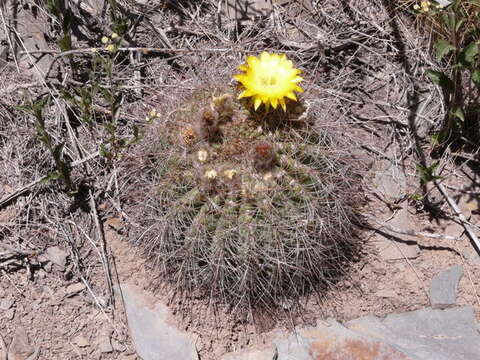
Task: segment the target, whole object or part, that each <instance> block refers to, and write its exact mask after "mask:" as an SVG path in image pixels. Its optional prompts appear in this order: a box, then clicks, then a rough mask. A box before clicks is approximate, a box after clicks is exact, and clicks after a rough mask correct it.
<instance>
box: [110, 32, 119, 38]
mask: <svg viewBox="0 0 480 360" xmlns="http://www.w3.org/2000/svg"><path fill="white" fill-rule="evenodd" d="M110 37H111V38H112V39H116V38H118V34H117V33H115V32H114V33H112V35H110Z"/></svg>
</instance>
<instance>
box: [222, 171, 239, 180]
mask: <svg viewBox="0 0 480 360" xmlns="http://www.w3.org/2000/svg"><path fill="white" fill-rule="evenodd" d="M236 173H237V170H235V169H230V170H225V171H224V172H223V176H225V177H226V178H227V179H230V180H232V179H233V177H234V176H235V174H236Z"/></svg>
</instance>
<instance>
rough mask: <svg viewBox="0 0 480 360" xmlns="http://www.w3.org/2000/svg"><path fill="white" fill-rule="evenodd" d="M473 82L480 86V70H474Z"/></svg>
mask: <svg viewBox="0 0 480 360" xmlns="http://www.w3.org/2000/svg"><path fill="white" fill-rule="evenodd" d="M472 81H473V82H474V83H475V85H477V86H480V69H475V70H473V72H472Z"/></svg>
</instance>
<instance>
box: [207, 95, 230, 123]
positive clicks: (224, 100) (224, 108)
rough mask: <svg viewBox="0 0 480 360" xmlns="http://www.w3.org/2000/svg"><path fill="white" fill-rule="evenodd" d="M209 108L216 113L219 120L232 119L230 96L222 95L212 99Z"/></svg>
mask: <svg viewBox="0 0 480 360" xmlns="http://www.w3.org/2000/svg"><path fill="white" fill-rule="evenodd" d="M210 107H211V108H212V109H213V110H216V111H217V113H218V115H219V117H220V118H222V119H225V118H230V117H232V115H233V110H234V105H233V97H232V95H231V94H223V95H220V96H219V97H214V98H213V100H212V104H211V105H210Z"/></svg>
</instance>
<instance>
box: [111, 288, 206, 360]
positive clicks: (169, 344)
mask: <svg viewBox="0 0 480 360" xmlns="http://www.w3.org/2000/svg"><path fill="white" fill-rule="evenodd" d="M116 292H117V293H120V289H119V288H118V287H116ZM121 295H122V296H123V300H124V303H125V310H126V313H127V319H128V325H129V328H130V333H131V335H132V340H133V343H134V344H135V349H136V351H137V354H138V355H139V356H140V357H141V358H142V359H143V360H172V359H175V360H198V354H197V351H196V349H195V341H194V340H193V339H192V338H190V337H189V336H188V335H187V334H186V333H185V332H183V331H180V330H179V329H177V328H176V327H175V326H174V325H172V323H171V322H170V321H169V316H170V313H169V310H168V308H167V306H166V305H165V304H162V303H160V302H158V301H157V300H156V299H154V298H153V296H151V295H150V294H148V293H146V292H145V291H143V290H142V289H140V288H138V287H136V286H133V285H129V284H123V285H121Z"/></svg>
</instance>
